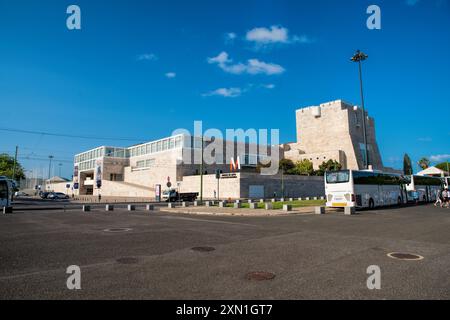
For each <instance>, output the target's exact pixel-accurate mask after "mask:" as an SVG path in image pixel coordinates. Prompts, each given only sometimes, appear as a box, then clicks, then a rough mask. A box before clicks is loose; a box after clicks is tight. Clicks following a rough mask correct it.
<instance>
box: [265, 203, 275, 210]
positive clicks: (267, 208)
mask: <svg viewBox="0 0 450 320" xmlns="http://www.w3.org/2000/svg"><path fill="white" fill-rule="evenodd" d="M264 209H266V210H272V209H273V204H272V203H271V202H268V203H266V204H265V205H264Z"/></svg>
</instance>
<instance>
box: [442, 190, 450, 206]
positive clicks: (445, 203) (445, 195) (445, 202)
mask: <svg viewBox="0 0 450 320" xmlns="http://www.w3.org/2000/svg"><path fill="white" fill-rule="evenodd" d="M448 198H449V193H448V189H447V188H445V189H444V191H442V202H443V204H442V207H447V208H449V202H448Z"/></svg>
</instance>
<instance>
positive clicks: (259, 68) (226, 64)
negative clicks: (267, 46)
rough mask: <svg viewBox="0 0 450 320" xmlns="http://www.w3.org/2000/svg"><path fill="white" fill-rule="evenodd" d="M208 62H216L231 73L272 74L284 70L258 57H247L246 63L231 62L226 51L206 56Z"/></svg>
mask: <svg viewBox="0 0 450 320" xmlns="http://www.w3.org/2000/svg"><path fill="white" fill-rule="evenodd" d="M208 63H210V64H217V65H218V66H219V68H221V69H222V70H223V71H225V72H228V73H232V74H243V73H248V74H252V75H254V74H266V75H274V74H281V73H283V72H284V71H286V70H285V69H284V68H283V67H282V66H280V65H278V64H274V63H267V62H263V61H260V60H258V59H249V60H247V63H245V64H244V63H241V62H239V63H236V64H233V60H231V59H230V58H229V57H228V53H226V52H224V51H223V52H221V53H220V54H219V55H218V56H216V57H213V58H208Z"/></svg>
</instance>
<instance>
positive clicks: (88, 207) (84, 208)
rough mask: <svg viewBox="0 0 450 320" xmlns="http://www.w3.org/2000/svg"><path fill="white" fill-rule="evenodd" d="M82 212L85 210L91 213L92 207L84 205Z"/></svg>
mask: <svg viewBox="0 0 450 320" xmlns="http://www.w3.org/2000/svg"><path fill="white" fill-rule="evenodd" d="M82 210H83V212H88V211H91V206H88V205H84V206H83V209H82Z"/></svg>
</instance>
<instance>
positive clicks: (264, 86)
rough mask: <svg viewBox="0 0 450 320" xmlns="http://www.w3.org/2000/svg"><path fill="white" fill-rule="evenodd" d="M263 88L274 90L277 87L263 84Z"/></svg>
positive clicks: (271, 84)
mask: <svg viewBox="0 0 450 320" xmlns="http://www.w3.org/2000/svg"><path fill="white" fill-rule="evenodd" d="M262 87H263V88H266V89H274V88H275V85H274V84H273V83H269V84H263V85H262Z"/></svg>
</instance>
